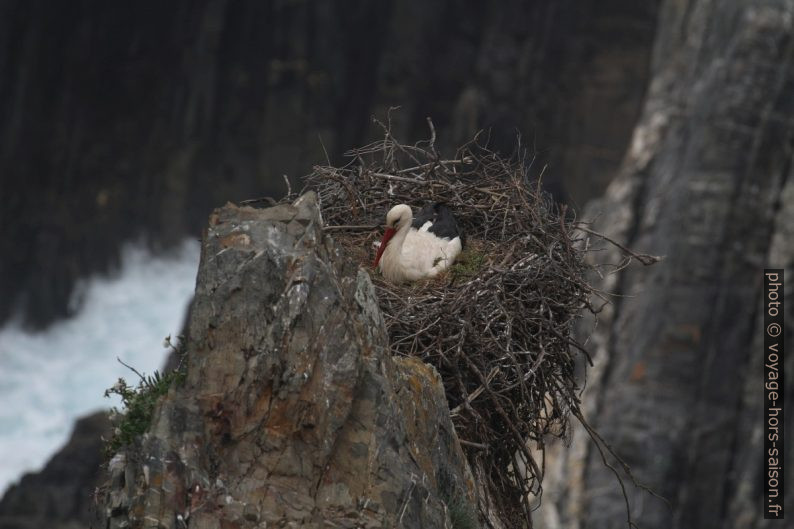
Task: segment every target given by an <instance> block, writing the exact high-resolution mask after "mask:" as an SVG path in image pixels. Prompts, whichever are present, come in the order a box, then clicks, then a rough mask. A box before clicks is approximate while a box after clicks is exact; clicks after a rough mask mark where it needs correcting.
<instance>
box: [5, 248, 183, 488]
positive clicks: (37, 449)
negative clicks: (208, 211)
mask: <svg viewBox="0 0 794 529" xmlns="http://www.w3.org/2000/svg"><path fill="white" fill-rule="evenodd" d="M198 255H199V244H198V243H197V242H196V241H186V242H185V243H183V244H182V245H180V247H179V248H177V249H176V251H175V252H173V254H172V255H169V256H163V257H159V256H158V257H153V256H152V255H151V254H150V253H149V252H148V251H147V250H145V249H144V248H143V247H142V246H140V245H131V246H128V247H126V248H125V249H124V250H123V254H122V267H121V270H120V271H119V272H118V273H117V274H114V276H113V277H109V278H108V277H95V278H92V279H90V280H87V281H85V282H84V283H83V284H82V286H81V288H80V291H81V297H82V300H83V302H82V305H81V306H82V309H81V310H80V312H79V313H78V314H77V315H76V316H75V317H74V318H72V319H69V320H65V321H60V322H57V323H55V324H54V325H52V326H50V327H49V328H48V329H47V330H46V331H44V332H41V333H34V334H31V333H28V332H26V331H24V330H23V329H22V328H20V326H19V325H18V324H17V323H10V324H8V325H6V326H5V327H3V328H2V329H0V403H1V405H0V494H2V493H3V492H4V491H5V489H6V488H7V487H8V485H10V484H11V483H13V482H14V481H16V480H17V479H19V477H20V476H21V474H22V473H24V472H27V471H34V470H38V469H40V468H41V467H42V466H43V465H44V463H46V461H47V460H48V459H49V457H50V456H52V454H53V453H54V452H55V451H56V450H57V449H58V448H60V447H61V446H62V445H63V444H64V442H65V441H66V440H67V438H68V436H69V435H70V433H71V428H72V425H73V422H74V420H75V419H76V418H77V417H80V416H82V415H85V414H87V413H90V412H92V411H94V410H97V409H101V408H108V407H110V406H116V405H118V401H117V400H111V399H105V398H104V397H103V394H104V391H105V389H106V388H108V387H110V386H112V385H113V384H114V383H115V382H116V380H117V379H118V378H119V377H124V378H126V379H127V381H129V382H133V381H135V380H136V378H137V377H136V376H135V375H134V374H133V373H131V372H130V371H129V370H128V369H126V368H125V367H124V366H122V365H121V364H119V363H118V362H117V361H116V357H117V356H118V357H119V358H121V359H122V360H123V361H124V362H126V363H127V364H129V365H131V366H134V367H135V368H136V369H138V370H139V371H141V372H145V373H151V372H152V371H154V370H155V369H158V368H160V367H161V365H162V363H163V361H164V359H165V356H166V353H167V351H166V350H165V349H163V338H164V337H165V336H167V335H169V334H170V335H172V336H175V335H177V334H178V333H179V332H180V330H181V326H182V323H183V318H184V316H185V310H186V308H187V304H188V302H189V301H190V298H191V296H192V295H193V289H194V286H195V278H196V269H197V267H198Z"/></svg>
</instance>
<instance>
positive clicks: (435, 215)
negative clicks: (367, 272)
mask: <svg viewBox="0 0 794 529" xmlns="http://www.w3.org/2000/svg"><path fill="white" fill-rule="evenodd" d="M462 249H463V238H462V235H461V233H460V231H459V230H458V225H457V223H456V222H455V217H454V216H453V215H452V211H451V210H450V209H449V208H448V207H447V206H445V205H444V204H433V205H430V206H427V207H425V208H424V209H422V210H421V211H420V212H419V214H418V215H417V216H416V219H414V218H413V213H412V212H411V207H410V206H408V205H406V204H398V205H396V206H394V207H393V208H391V210H389V213H388V214H387V215H386V232H385V233H384V234H383V239H382V240H381V242H380V246H379V247H378V255H377V256H376V257H375V263H374V264H373V265H372V266H373V268H375V267H377V266H378V265H379V264H380V270H381V272H382V273H383V277H385V278H386V280H387V281H391V282H393V283H400V282H403V281H416V280H418V279H422V278H425V277H435V276H436V275H438V274H439V273H440V272H442V271H444V270H446V269H447V268H449V267H450V266H452V263H453V262H454V261H455V258H456V257H457V256H458V254H459V253H460V252H461V250H462Z"/></svg>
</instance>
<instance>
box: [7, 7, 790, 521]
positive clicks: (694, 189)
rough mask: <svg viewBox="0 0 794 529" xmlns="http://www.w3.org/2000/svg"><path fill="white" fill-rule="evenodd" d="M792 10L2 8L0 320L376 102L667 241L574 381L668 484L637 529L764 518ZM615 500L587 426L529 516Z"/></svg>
mask: <svg viewBox="0 0 794 529" xmlns="http://www.w3.org/2000/svg"><path fill="white" fill-rule="evenodd" d="M793 28H794V0H757V1H751V0H724V1H717V0H660V1H653V0H651V1H640V2H638V1H628V0H602V1H600V2H596V1H595V0H557V1H554V2H543V1H533V0H526V1H517V0H507V1H505V2H499V3H486V2H477V1H459V2H452V1H442V0H439V1H434V2H428V1H417V0H406V1H400V2H397V1H393V0H392V1H389V0H383V1H377V2H373V1H364V0H350V1H342V0H338V1H332V0H327V1H320V0H317V1H308V0H306V1H300V0H292V1H290V0H282V1H249V2H231V1H224V0H215V1H210V0H193V1H187V0H174V1H173V2H168V3H159V2H147V1H142V2H136V3H134V4H133V3H121V2H113V3H111V2H100V1H98V0H85V1H82V2H79V3H74V2H71V3H66V2H55V1H44V0H29V1H22V0H2V1H0V200H2V206H1V207H0V225H2V227H3V228H2V229H3V235H4V236H3V237H2V238H0V320H2V319H6V318H8V317H9V316H10V315H11V314H12V313H14V311H21V313H22V314H23V316H24V320H25V321H26V322H27V324H28V325H30V326H32V327H35V328H41V327H43V326H45V325H47V324H48V323H49V322H52V321H54V320H55V319H57V318H60V317H63V316H66V315H68V314H69V313H70V310H72V309H70V303H69V300H70V297H71V294H72V290H73V287H74V284H75V281H76V280H77V279H78V278H80V277H84V276H86V275H89V274H92V273H95V272H102V271H107V270H109V269H112V268H113V267H114V266H115V265H116V264H117V262H118V256H119V251H120V247H121V243H122V242H124V241H126V240H131V239H136V238H140V237H141V236H143V237H144V238H145V239H146V240H147V241H148V244H149V245H150V246H151V247H152V248H154V249H155V250H157V249H166V248H168V247H169V246H170V245H173V244H174V243H175V242H176V241H179V240H181V239H182V238H183V237H185V236H193V237H197V236H198V233H199V230H200V229H201V227H202V226H203V225H204V222H205V219H206V216H207V214H208V213H209V211H210V209H211V208H212V207H214V206H217V205H221V204H222V203H224V202H225V201H227V200H240V199H245V198H251V197H258V196H262V195H266V194H271V195H279V194H281V193H283V192H284V184H283V179H282V174H286V175H288V176H289V177H290V179H291V180H292V182H293V185H294V186H297V185H299V177H300V175H301V174H304V173H306V172H307V171H308V170H309V168H310V166H311V165H312V164H314V163H319V162H322V161H324V160H325V157H326V154H325V152H326V151H327V153H328V156H330V158H331V160H332V161H334V162H338V161H340V160H341V154H342V153H343V152H344V151H345V150H346V149H348V148H350V147H353V146H355V145H358V144H361V143H364V142H366V141H369V140H371V139H373V138H374V134H375V132H376V131H375V129H374V128H373V127H372V125H371V122H370V116H372V115H373V114H374V115H377V116H380V117H382V116H384V115H385V112H386V110H387V109H388V108H389V107H391V106H401V107H402V110H401V111H400V112H399V118H398V120H397V121H396V125H397V128H398V134H399V135H400V136H401V137H403V138H422V137H425V136H426V124H425V117H426V116H432V118H433V120H434V122H435V124H436V128H437V130H438V131H439V134H440V141H441V142H442V144H443V145H444V146H445V147H447V148H448V149H450V148H453V147H454V146H455V145H456V144H457V143H459V142H461V141H462V140H464V139H467V138H468V137H470V136H471V135H472V134H473V133H474V132H476V131H477V130H478V129H480V128H485V129H490V131H491V142H492V145H494V146H495V147H496V148H498V149H502V150H506V151H509V150H512V148H513V146H514V141H515V136H516V132H520V133H521V136H522V141H523V143H524V144H525V145H528V146H531V149H530V150H531V152H533V153H534V154H535V157H536V159H535V163H537V164H539V165H540V166H543V165H546V164H547V165H548V169H547V170H546V172H545V176H544V179H545V184H546V186H547V188H548V189H549V190H550V191H551V192H553V193H554V194H555V196H556V197H557V198H558V199H559V200H561V201H565V202H568V203H569V204H571V205H572V206H573V207H575V208H576V209H577V210H578V211H580V212H583V213H585V212H586V215H587V216H589V217H595V216H598V217H599V221H598V224H597V225H598V227H599V229H601V230H603V231H606V232H608V233H610V234H613V235H614V237H615V238H616V239H617V240H619V241H620V242H622V243H626V244H628V245H630V246H632V247H636V248H638V249H640V250H642V251H646V252H649V253H653V254H662V255H666V256H667V259H666V260H665V261H663V262H662V263H660V264H659V265H656V266H655V267H654V268H652V269H639V268H629V269H627V270H625V271H623V272H621V273H620V274H614V275H610V276H607V277H606V278H605V279H603V280H597V281H598V284H599V285H601V286H602V287H603V288H605V289H606V290H608V291H610V292H613V293H615V294H618V295H619V296H623V295H630V296H632V297H629V298H623V297H619V296H616V297H614V298H613V301H614V303H613V305H611V306H610V307H608V308H607V309H606V310H605V312H604V313H603V315H602V321H601V322H600V325H599V328H598V331H597V333H596V334H595V335H594V337H593V341H592V347H593V350H594V352H595V355H596V358H595V361H596V367H595V370H594V372H593V375H592V378H591V379H590V381H589V383H588V393H585V399H587V400H588V402H589V403H590V406H591V409H590V414H589V416H590V419H591V421H592V422H593V424H594V425H595V426H596V427H597V428H599V430H600V432H601V433H602V435H603V436H604V437H605V438H606V439H607V440H608V441H609V442H610V443H611V444H612V445H613V446H614V448H615V449H616V451H617V452H618V453H620V454H622V455H623V456H624V457H626V459H627V461H628V462H629V463H630V464H631V465H632V468H633V469H634V471H635V473H636V474H637V476H638V477H639V478H640V480H641V481H643V482H646V483H648V484H649V485H651V486H653V487H655V488H656V489H657V490H659V492H661V493H662V494H664V495H665V496H666V497H667V498H669V499H670V501H671V503H672V510H668V509H667V508H665V507H664V506H663V505H662V504H660V503H659V502H657V501H656V500H654V499H652V498H650V497H648V496H647V495H644V494H642V493H640V492H637V491H634V490H633V489H631V488H630V489H631V490H630V492H629V493H630V497H631V499H632V505H633V506H634V516H635V518H636V519H637V520H638V521H639V523H640V526H641V527H644V528H656V527H658V528H662V527H664V528H669V527H673V528H691V527H702V528H709V527H714V528H721V527H737V528H738V527H753V528H755V527H771V526H772V522H764V521H763V519H762V514H761V496H760V491H761V489H760V487H761V481H760V480H761V461H762V459H761V456H762V454H761V445H760V442H761V433H762V432H761V430H760V425H761V422H760V421H761V400H760V398H761V393H760V390H761V384H760V376H761V375H760V366H761V362H760V361H761V358H760V346H759V343H760V342H759V337H760V331H759V323H758V318H759V317H760V311H759V306H760V300H761V285H762V283H761V280H762V276H761V271H762V269H763V268H764V267H765V266H769V267H781V268H785V269H786V270H787V271H788V272H789V276H788V277H789V278H790V279H789V283H790V285H791V284H794V283H792V279H791V278H792V277H794V276H792V275H791V273H790V272H791V269H792V262H794V257H792V256H794V251H792V244H793V243H792V241H794V239H793V238H792V226H794V220H793V219H794V213H792V211H794V191H792V189H794V188H793V187H792V186H793V185H794V184H792V182H794V179H792V178H790V176H791V172H792V169H791V167H792V166H791V161H792V150H793V145H794V139H793V138H794V70H792V65H794V55H793V53H794V40H792V38H793V37H794V29H793ZM610 183H611V184H610ZM608 186H609V187H608ZM602 193H603V194H604V195H603V198H601V199H599V200H597V201H593V199H596V198H597V197H599V196H600V195H602ZM586 204H589V206H587V207H585V205H586ZM788 290H789V292H790V291H791V286H789V289H788ZM790 299H794V298H790ZM789 314H791V311H789ZM788 321H791V316H789V319H788ZM793 328H794V325H792V324H789V325H788V329H789V330H788V333H789V334H788V337H789V343H791V340H792V338H791V329H793ZM790 358H791V355H789V367H790V369H789V372H794V371H792V369H794V368H792V367H791V362H792V361H791V359H790ZM789 386H790V388H791V384H789ZM792 395H793V394H792V392H791V389H789V392H788V393H787V395H786V398H787V402H789V403H790V402H791V401H792ZM790 424H791V421H789V425H790ZM792 435H794V433H792V432H791V427H790V426H789V429H788V438H789V439H794V437H792ZM790 446H792V443H789V447H790ZM788 455H789V457H788V460H790V461H791V460H794V458H792V455H791V448H789V452H788ZM788 474H789V476H791V475H792V472H790V471H789V473H788ZM788 485H789V486H788V491H789V496H788V498H787V501H788V510H789V512H790V513H791V512H794V506H792V504H791V503H792V501H791V499H792V492H794V485H792V483H791V478H790V477H789V480H788ZM622 509H623V500H622V498H621V497H620V495H619V492H618V489H617V488H616V485H615V483H614V481H613V479H612V478H611V477H610V476H609V475H608V474H607V473H605V472H604V471H603V469H602V468H601V467H600V462H599V461H598V459H597V456H596V454H594V453H593V450H592V448H589V447H588V445H587V444H586V443H585V439H584V438H583V436H582V435H581V432H580V433H578V434H577V435H576V436H575V437H574V441H573V446H572V447H571V448H564V447H560V448H559V453H558V454H557V455H556V456H553V457H552V458H551V459H550V461H549V471H548V475H547V483H546V496H544V507H543V508H542V509H541V511H539V512H538V524H541V525H543V526H544V527H548V528H550V529H551V528H553V527H588V528H592V527H599V528H600V527H619V526H622V525H623V524H624V523H625V516H624V513H623V511H622ZM7 513H8V511H5V512H2V514H0V519H2V520H4V519H5V518H2V517H3V516H8V514H7ZM778 525H780V523H779V522H778ZM4 527H8V528H9V529H10V528H11V527H21V525H16V526H15V525H13V524H12V525H6V526H4Z"/></svg>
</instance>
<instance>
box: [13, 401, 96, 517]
mask: <svg viewBox="0 0 794 529" xmlns="http://www.w3.org/2000/svg"><path fill="white" fill-rule="evenodd" d="M109 435H110V423H109V421H108V418H107V414H106V413H104V412H100V413H95V414H93V415H90V416H88V417H84V418H82V419H80V420H78V421H77V423H76V424H75V427H74V432H73V433H72V437H71V438H70V439H69V442H68V443H67V444H66V446H64V447H63V448H61V450H60V451H59V452H58V453H57V454H55V455H54V456H53V457H52V459H50V461H49V462H48V463H47V465H46V466H45V467H44V469H43V470H42V471H41V472H37V473H35V474H27V475H25V476H24V477H23V478H22V479H21V481H20V482H19V483H18V484H16V485H13V486H12V487H11V488H9V489H8V491H7V492H6V493H5V495H4V496H3V499H2V500H0V528H2V529H39V528H42V527H47V528H52V529H77V528H81V529H84V528H86V527H99V523H100V521H101V519H102V518H101V515H100V514H101V508H100V507H99V506H98V505H97V502H96V501H95V500H96V499H95V497H94V494H95V489H96V487H97V486H98V485H99V483H100V481H101V480H102V479H104V474H103V473H101V472H100V464H101V463H102V444H103V442H102V440H101V437H102V436H104V437H106V438H107V437H108V436H109ZM3 457H13V455H12V454H4V456H3Z"/></svg>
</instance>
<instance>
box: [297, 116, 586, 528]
mask: <svg viewBox="0 0 794 529" xmlns="http://www.w3.org/2000/svg"><path fill="white" fill-rule="evenodd" d="M429 123H430V122H429ZM430 127H431V138H430V139H429V140H428V141H425V142H419V143H417V144H414V145H404V144H401V143H399V142H398V141H396V140H395V139H394V138H393V137H392V135H391V132H390V127H389V126H388V125H385V126H384V127H383V128H384V132H385V137H384V139H383V140H381V141H378V142H375V143H373V144H370V145H368V146H366V147H363V148H360V149H356V150H353V151H351V152H350V153H348V154H349V155H350V156H351V158H352V160H351V162H350V163H349V164H348V165H346V166H344V167H341V168H336V167H330V166H324V167H316V168H315V169H314V172H313V173H312V174H311V175H309V176H308V177H307V178H308V185H309V186H310V187H312V188H313V189H315V190H316V191H317V192H318V195H319V197H320V202H321V206H322V214H323V217H324V221H325V224H326V226H327V227H328V229H329V230H332V233H333V236H334V238H335V239H336V240H337V241H338V242H340V243H342V244H343V245H344V246H345V247H347V248H348V249H349V251H350V253H351V254H352V255H353V257H354V258H356V259H358V260H359V261H360V262H361V263H362V265H364V266H366V267H367V269H369V263H370V262H371V259H372V242H373V241H374V240H376V239H377V238H378V235H379V233H378V230H376V228H377V227H378V226H380V225H381V224H382V223H383V222H384V220H383V219H384V217H385V213H386V211H388V209H389V208H390V207H392V206H393V205H395V204H399V203H406V204H409V205H410V206H412V208H414V210H416V209H417V208H419V207H422V206H424V205H426V204H427V203H430V202H444V203H446V204H447V205H449V206H450V207H451V208H452V209H453V211H454V212H455V215H456V218H457V220H458V224H459V226H460V227H461V228H462V230H463V231H464V232H465V234H466V236H467V243H466V249H465V250H464V253H463V254H461V257H460V259H459V263H458V264H456V265H455V266H453V267H452V268H451V269H450V270H449V271H448V272H447V273H446V274H445V275H444V276H443V277H441V278H436V279H433V280H428V281H423V282H419V283H415V284H410V285H395V284H391V283H387V282H385V281H384V280H383V279H382V278H381V277H379V276H377V275H376V274H375V273H373V274H372V275H373V278H372V279H373V283H374V285H375V289H376V292H377V295H378V297H379V301H380V306H381V309H382V311H383V314H384V317H385V318H386V321H387V325H388V332H389V338H390V345H391V348H392V351H393V353H394V354H401V355H415V356H419V357H421V358H422V359H423V360H424V361H426V362H428V363H430V364H432V365H433V366H435V367H436V369H437V370H438V372H439V373H440V375H441V377H442V380H443V383H444V388H445V390H446V395H447V400H448V402H449V407H450V410H451V415H452V417H453V420H454V422H455V426H456V429H457V432H458V436H459V437H460V439H461V443H462V445H463V447H464V449H465V450H466V452H467V456H468V458H469V461H470V462H471V466H472V468H473V469H475V472H477V473H478V474H479V475H478V479H479V480H480V483H481V493H482V496H484V497H482V498H480V506H481V509H483V511H487V510H491V511H492V510H494V509H495V510H496V511H498V513H499V517H500V518H502V520H505V521H508V522H509V523H510V524H511V526H513V527H520V526H521V525H522V524H523V523H526V524H527V525H531V522H530V511H531V508H530V499H529V496H530V495H538V494H539V493H540V491H541V480H542V477H543V453H544V452H543V451H544V442H545V441H544V440H545V439H546V438H547V436H549V435H551V436H558V437H564V436H565V435H566V433H567V432H568V427H569V417H570V415H571V413H572V412H573V413H574V415H575V416H578V415H579V399H578V390H579V388H578V386H577V380H576V376H575V374H574V371H575V370H574V366H575V363H576V361H577V355H583V357H586V352H585V351H584V349H583V348H582V347H581V346H580V345H579V344H578V343H576V342H575V341H574V339H573V332H572V331H573V326H574V323H575V321H576V320H577V318H578V317H579V315H580V314H581V312H582V310H583V309H589V308H590V305H589V299H590V296H591V293H592V292H591V288H590V287H589V286H588V284H587V282H586V280H585V276H586V272H587V266H588V265H587V264H586V263H585V261H584V259H583V257H584V251H583V250H582V249H581V248H580V245H577V240H576V235H575V233H580V234H581V232H575V231H574V229H573V226H572V221H571V220H570V219H568V218H566V215H565V211H564V209H561V208H558V207H557V206H556V205H555V204H554V203H553V202H552V201H551V200H550V199H549V198H548V196H547V195H546V194H545V193H544V192H542V190H541V188H540V184H539V182H538V181H537V180H536V179H532V178H530V175H529V167H530V166H529V165H528V164H527V163H525V160H524V159H521V158H520V155H518V154H517V155H514V156H513V157H512V158H510V159H505V158H502V157H500V156H499V155H497V154H496V153H494V152H492V151H490V150H489V149H488V148H487V147H486V146H484V145H482V144H481V143H480V142H478V141H477V140H478V139H477V138H475V140H473V141H472V142H470V143H468V144H466V145H464V146H463V147H461V148H460V149H459V150H458V152H457V153H456V154H455V156H454V157H452V158H450V159H442V158H441V157H440V156H439V154H438V152H437V151H436V148H435V131H434V129H433V127H432V123H430ZM519 152H520V151H519Z"/></svg>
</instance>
